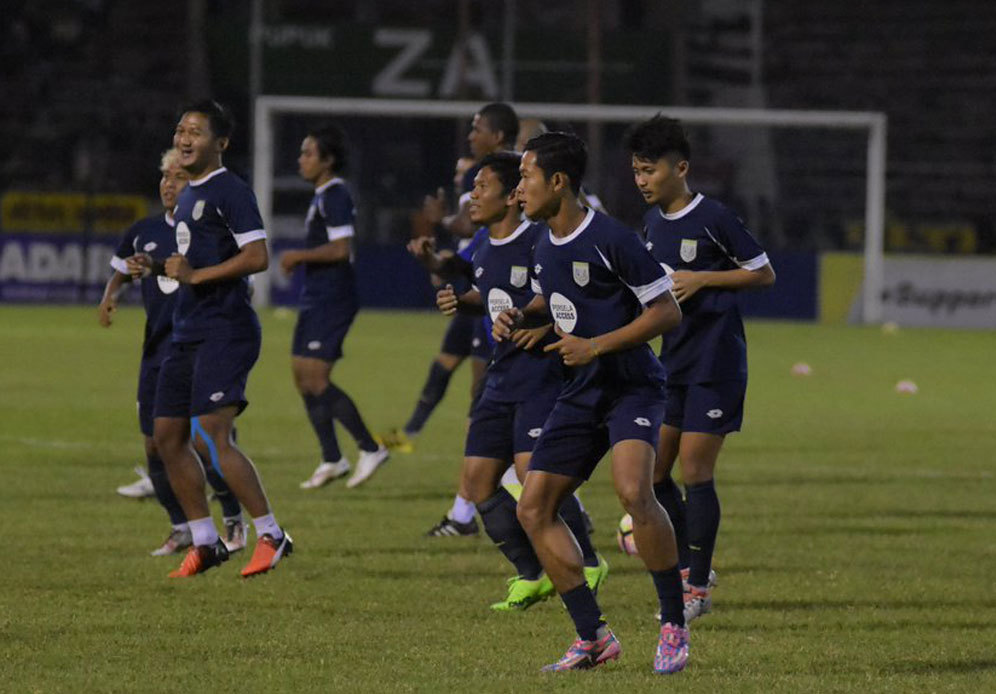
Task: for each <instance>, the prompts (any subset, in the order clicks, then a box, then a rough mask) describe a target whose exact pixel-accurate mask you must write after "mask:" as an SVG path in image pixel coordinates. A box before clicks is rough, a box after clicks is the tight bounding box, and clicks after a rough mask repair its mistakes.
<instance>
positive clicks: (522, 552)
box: [477, 487, 543, 581]
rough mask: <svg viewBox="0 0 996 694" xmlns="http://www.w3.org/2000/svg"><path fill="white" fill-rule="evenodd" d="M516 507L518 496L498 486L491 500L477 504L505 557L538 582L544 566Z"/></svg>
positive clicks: (528, 577) (522, 573) (491, 536)
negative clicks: (523, 527)
mask: <svg viewBox="0 0 996 694" xmlns="http://www.w3.org/2000/svg"><path fill="white" fill-rule="evenodd" d="M516 506H517V504H516V503H515V497H513V496H512V495H511V494H509V493H508V490H507V489H505V488H504V487H498V491H496V492H495V493H494V494H493V495H492V496H491V498H489V499H487V500H486V501H484V502H483V503H481V504H478V506H477V512H478V513H479V514H481V520H482V521H483V522H484V531H485V532H486V533H487V534H488V537H490V538H491V541H492V542H494V543H495V545H496V546H497V547H498V549H500V550H501V552H502V554H504V555H505V558H506V559H508V560H509V561H510V562H512V566H514V567H515V572H516V573H517V574H518V575H520V576H522V577H523V578H525V579H527V580H530V581H535V580H536V579H537V578H539V577H540V574H542V573H543V566H542V565H541V564H540V561H539V559H538V558H537V557H536V551H535V550H534V549H533V546H532V544H531V543H530V542H529V536H528V535H526V531H525V530H523V529H522V525H521V524H520V523H519V519H518V517H517V516H516V515H515V509H516Z"/></svg>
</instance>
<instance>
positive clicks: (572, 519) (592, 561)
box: [560, 494, 598, 566]
mask: <svg viewBox="0 0 996 694" xmlns="http://www.w3.org/2000/svg"><path fill="white" fill-rule="evenodd" d="M560 517H561V518H563V519H564V522H565V523H567V527H568V528H570V529H571V532H572V533H573V534H574V539H575V540H577V542H578V547H580V548H581V556H582V557H584V565H585V566H598V555H597V554H595V545H593V544H592V542H591V536H590V535H589V534H588V528H587V526H586V525H585V522H584V515H583V514H582V513H581V505H580V504H579V503H578V498H577V497H576V496H574V495H573V494H570V495H569V496H568V497H567V498H566V499H564V503H562V504H561V505H560Z"/></svg>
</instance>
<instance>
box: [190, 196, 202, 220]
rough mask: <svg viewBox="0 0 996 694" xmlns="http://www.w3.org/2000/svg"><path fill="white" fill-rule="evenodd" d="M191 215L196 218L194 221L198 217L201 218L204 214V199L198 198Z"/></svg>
mask: <svg viewBox="0 0 996 694" xmlns="http://www.w3.org/2000/svg"><path fill="white" fill-rule="evenodd" d="M191 216H192V217H193V218H194V221H196V220H198V219H200V218H201V217H203V216H204V201H203V200H198V201H197V202H195V203H194V211H193V212H192V213H191Z"/></svg>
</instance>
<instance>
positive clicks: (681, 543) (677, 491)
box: [654, 475, 689, 569]
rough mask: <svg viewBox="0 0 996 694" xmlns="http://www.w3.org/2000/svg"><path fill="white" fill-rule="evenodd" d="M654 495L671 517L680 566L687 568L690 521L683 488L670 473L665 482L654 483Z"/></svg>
mask: <svg viewBox="0 0 996 694" xmlns="http://www.w3.org/2000/svg"><path fill="white" fill-rule="evenodd" d="M654 496H656V497H657V502H658V503H659V504H660V505H661V506H663V507H664V510H665V511H667V515H668V518H670V519H671V525H672V526H673V527H674V539H675V540H676V541H677V542H678V566H679V567H681V568H682V569H685V568H687V567H688V554H689V552H688V523H687V520H686V518H685V500H684V499H683V498H682V496H681V488H680V487H679V486H678V485H677V484H676V483H675V481H674V480H673V479H672V478H671V476H670V475H668V476H667V477H665V478H664V481H663V482H658V483H657V484H655V485H654Z"/></svg>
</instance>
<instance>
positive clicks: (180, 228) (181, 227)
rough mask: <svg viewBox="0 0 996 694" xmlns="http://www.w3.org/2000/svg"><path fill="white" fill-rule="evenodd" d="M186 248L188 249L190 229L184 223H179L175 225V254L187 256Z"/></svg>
mask: <svg viewBox="0 0 996 694" xmlns="http://www.w3.org/2000/svg"><path fill="white" fill-rule="evenodd" d="M188 248H190V227H188V226H187V223H186V222H180V223H179V224H177V225H176V252H177V253H179V254H180V255H187V249H188Z"/></svg>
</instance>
